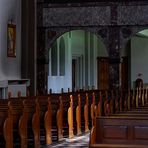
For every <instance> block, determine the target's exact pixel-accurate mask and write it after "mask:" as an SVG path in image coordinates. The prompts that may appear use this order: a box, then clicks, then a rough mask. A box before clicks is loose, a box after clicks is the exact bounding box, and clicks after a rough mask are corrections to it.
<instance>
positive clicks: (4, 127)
mask: <svg viewBox="0 0 148 148" xmlns="http://www.w3.org/2000/svg"><path fill="white" fill-rule="evenodd" d="M0 146H1V147H5V148H13V118H12V108H11V103H10V102H9V101H8V100H3V99H0Z"/></svg>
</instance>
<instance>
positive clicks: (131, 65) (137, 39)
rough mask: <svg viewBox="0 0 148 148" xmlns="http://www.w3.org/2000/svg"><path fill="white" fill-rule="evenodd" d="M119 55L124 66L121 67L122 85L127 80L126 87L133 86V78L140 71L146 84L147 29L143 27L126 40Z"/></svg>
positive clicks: (147, 79)
mask: <svg viewBox="0 0 148 148" xmlns="http://www.w3.org/2000/svg"><path fill="white" fill-rule="evenodd" d="M120 55H121V57H122V58H123V59H124V61H122V64H123V63H124V67H122V69H121V71H122V72H121V82H122V85H124V84H125V82H126V83H127V82H128V83H127V85H128V87H130V88H135V80H136V78H137V77H138V74H139V73H141V74H142V79H143V81H144V85H145V86H146V85H147V83H148V78H147V75H148V70H147V64H146V63H147V62H148V58H147V57H148V56H147V55H148V29H144V30H142V31H139V32H138V33H136V34H135V35H133V36H132V37H131V38H130V39H129V40H128V41H127V44H126V45H125V47H124V50H122V51H121V53H120ZM122 66H123V65H122ZM123 71H124V73H123ZM125 77H126V79H125Z"/></svg>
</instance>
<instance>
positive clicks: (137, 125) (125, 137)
mask: <svg viewBox="0 0 148 148" xmlns="http://www.w3.org/2000/svg"><path fill="white" fill-rule="evenodd" d="M147 122H148V118H147V117H140V116H139V117H138V116H137V117H128V116H127V117H125V116H124V117H99V118H96V137H95V139H94V141H93V142H94V143H95V144H97V147H98V148H99V147H101V146H102V145H103V144H105V145H106V147H109V144H111V145H112V144H114V145H116V144H118V146H119V145H120V146H119V148H120V147H124V146H125V147H131V148H134V146H135V145H137V146H138V145H139V148H140V146H141V145H148V138H147V134H148V130H147V129H148V124H147ZM99 144H101V145H99ZM90 147H93V144H90Z"/></svg>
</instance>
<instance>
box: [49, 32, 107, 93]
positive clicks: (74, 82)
mask: <svg viewBox="0 0 148 148" xmlns="http://www.w3.org/2000/svg"><path fill="white" fill-rule="evenodd" d="M100 58H106V59H107V58H108V53H107V50H106V48H105V46H104V44H103V42H102V41H101V38H98V37H97V36H96V35H95V34H92V33H91V32H87V31H84V30H72V31H69V32H66V33H64V34H63V35H61V36H60V37H58V38H57V39H56V40H55V41H54V43H53V46H52V47H51V48H50V50H49V74H48V91H49V90H50V89H52V92H61V89H62V90H64V91H65V92H66V91H68V89H70V90H77V89H82V88H84V87H85V88H86V87H87V88H88V87H89V88H92V87H93V88H99V84H100V83H99V80H100V81H101V79H100V74H102V71H99V70H98V69H99V67H100V66H98V65H97V64H98V62H97V59H100ZM107 79H108V76H107Z"/></svg>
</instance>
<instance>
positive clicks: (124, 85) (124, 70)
mask: <svg viewBox="0 0 148 148" xmlns="http://www.w3.org/2000/svg"><path fill="white" fill-rule="evenodd" d="M121 89H122V91H127V90H128V57H122V61H121Z"/></svg>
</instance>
